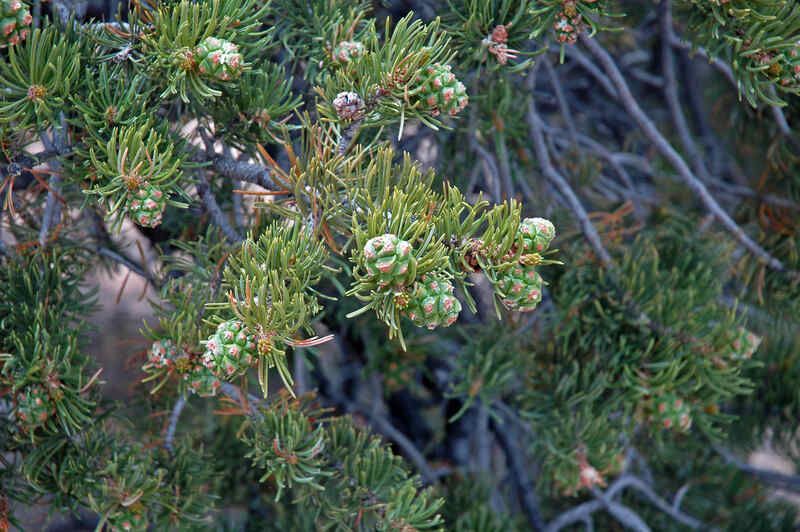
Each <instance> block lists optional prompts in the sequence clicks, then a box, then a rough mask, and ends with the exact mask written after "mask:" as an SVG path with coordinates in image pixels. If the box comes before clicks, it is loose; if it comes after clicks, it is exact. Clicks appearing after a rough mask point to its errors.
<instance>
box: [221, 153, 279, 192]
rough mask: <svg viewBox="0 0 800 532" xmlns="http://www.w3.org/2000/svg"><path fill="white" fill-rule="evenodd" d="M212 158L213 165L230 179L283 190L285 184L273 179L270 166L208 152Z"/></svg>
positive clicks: (267, 188)
mask: <svg viewBox="0 0 800 532" xmlns="http://www.w3.org/2000/svg"><path fill="white" fill-rule="evenodd" d="M206 155H207V156H208V158H209V159H210V160H211V167H212V168H213V169H214V170H216V171H217V172H219V173H220V174H222V175H223V176H225V177H227V178H230V179H241V180H242V181H247V182H248V183H254V184H256V185H258V186H260V187H261V188H263V189H265V190H282V189H283V186H281V185H280V184H279V183H277V182H276V181H275V180H274V179H272V177H271V174H272V172H271V171H270V170H269V168H266V167H264V166H261V165H259V164H251V163H245V162H242V161H237V160H235V159H233V158H231V157H225V156H221V155H220V156H218V155H216V154H215V153H213V152H212V153H208V152H207V153H206Z"/></svg>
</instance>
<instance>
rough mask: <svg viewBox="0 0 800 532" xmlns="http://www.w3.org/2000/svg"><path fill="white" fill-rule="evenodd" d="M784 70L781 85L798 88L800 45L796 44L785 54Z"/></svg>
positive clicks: (799, 79)
mask: <svg viewBox="0 0 800 532" xmlns="http://www.w3.org/2000/svg"><path fill="white" fill-rule="evenodd" d="M783 62H784V64H785V65H784V68H782V70H781V74H782V77H781V85H783V86H796V85H798V84H800V43H795V45H794V46H792V47H791V48H790V49H788V50H786V51H785V52H783Z"/></svg>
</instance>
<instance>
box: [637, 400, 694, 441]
mask: <svg viewBox="0 0 800 532" xmlns="http://www.w3.org/2000/svg"><path fill="white" fill-rule="evenodd" d="M650 401H651V402H650V405H649V406H648V410H649V412H648V414H649V415H648V417H647V419H648V421H652V422H654V423H658V424H659V425H661V426H662V427H664V428H667V429H670V428H674V429H676V430H679V431H681V432H686V431H688V430H689V429H690V428H691V426H692V410H691V408H690V407H689V405H688V404H686V402H685V401H684V400H683V399H681V398H679V397H678V396H677V395H676V394H674V393H663V394H660V395H658V396H656V397H653V398H652V399H651V400H650Z"/></svg>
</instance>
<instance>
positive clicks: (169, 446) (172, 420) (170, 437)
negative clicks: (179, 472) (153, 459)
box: [164, 395, 186, 454]
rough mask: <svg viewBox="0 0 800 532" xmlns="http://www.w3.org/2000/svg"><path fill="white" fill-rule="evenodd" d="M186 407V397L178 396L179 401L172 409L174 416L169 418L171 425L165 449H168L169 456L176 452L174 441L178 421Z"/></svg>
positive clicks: (171, 415)
mask: <svg viewBox="0 0 800 532" xmlns="http://www.w3.org/2000/svg"><path fill="white" fill-rule="evenodd" d="M184 406H186V397H184V396H183V395H180V396H178V400H177V401H175V406H173V407H172V414H170V416H169V425H167V436H166V438H165V439H164V447H166V448H167V450H168V451H169V454H172V453H173V452H174V449H173V447H172V440H174V439H175V429H176V428H177V426H178V419H179V418H180V417H181V412H183V407H184Z"/></svg>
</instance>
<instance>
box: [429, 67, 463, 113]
mask: <svg viewBox="0 0 800 532" xmlns="http://www.w3.org/2000/svg"><path fill="white" fill-rule="evenodd" d="M417 81H419V82H420V83H421V84H422V90H421V91H420V93H419V94H420V97H421V98H422V100H423V101H424V102H425V104H426V105H427V106H428V107H429V108H430V110H431V114H432V115H433V116H439V114H440V113H447V114H449V115H455V114H458V112H459V111H461V110H462V109H464V108H465V107H466V106H467V103H469V98H468V97H467V89H466V88H465V87H464V84H463V83H461V82H460V81H458V80H457V79H456V76H455V75H454V74H453V73H452V72H450V65H440V64H439V63H435V64H434V65H433V66H430V67H428V68H427V72H426V74H424V75H423V74H420V75H419V76H417Z"/></svg>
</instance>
